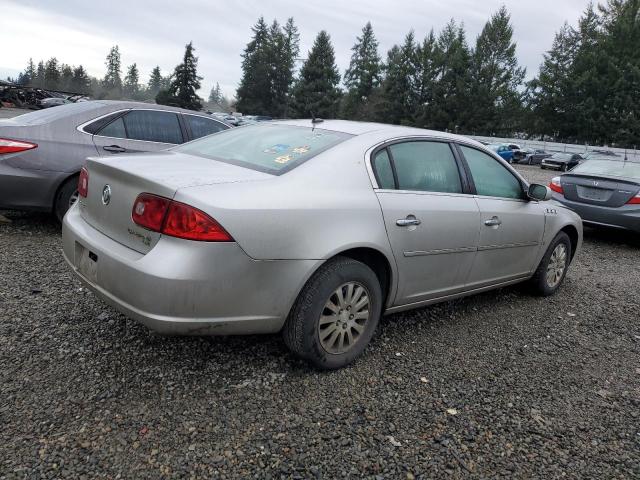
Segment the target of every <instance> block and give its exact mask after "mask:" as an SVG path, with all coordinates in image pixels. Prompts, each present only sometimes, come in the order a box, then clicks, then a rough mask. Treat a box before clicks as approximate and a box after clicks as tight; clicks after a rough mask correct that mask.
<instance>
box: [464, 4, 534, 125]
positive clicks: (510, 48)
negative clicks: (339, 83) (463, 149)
mask: <svg viewBox="0 0 640 480" xmlns="http://www.w3.org/2000/svg"><path fill="white" fill-rule="evenodd" d="M512 37H513V28H512V26H511V17H510V15H509V13H508V12H507V9H506V7H504V6H502V7H501V8H500V10H498V11H497V12H496V13H495V14H493V15H492V16H491V19H490V20H489V21H488V22H487V23H486V24H485V26H484V28H483V29H482V32H481V33H480V35H479V36H478V38H477V40H476V48H475V51H474V53H473V56H472V59H471V62H472V65H471V69H472V75H473V82H472V83H471V95H472V98H473V103H472V105H473V107H474V108H473V116H472V117H471V119H470V121H471V124H470V128H472V129H473V130H474V131H475V132H477V133H482V134H490V135H498V136H507V135H509V134H511V133H513V132H514V131H515V130H516V126H517V124H518V121H519V119H520V118H521V114H522V112H521V107H522V102H521V99H520V92H519V91H518V88H519V87H520V85H521V84H522V80H523V79H524V76H525V69H524V68H521V67H519V66H518V59H517V58H516V44H515V43H513V41H512Z"/></svg>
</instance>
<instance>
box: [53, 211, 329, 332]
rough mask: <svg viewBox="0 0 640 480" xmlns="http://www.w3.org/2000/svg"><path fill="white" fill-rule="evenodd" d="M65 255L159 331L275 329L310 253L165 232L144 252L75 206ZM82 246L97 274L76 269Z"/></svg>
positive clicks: (309, 265)
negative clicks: (253, 249)
mask: <svg viewBox="0 0 640 480" xmlns="http://www.w3.org/2000/svg"><path fill="white" fill-rule="evenodd" d="M62 239H63V251H64V257H65V259H66V261H67V262H68V263H69V265H70V266H71V268H72V269H73V271H74V272H75V273H76V275H77V276H78V277H79V278H80V280H81V281H82V282H83V283H84V284H85V285H86V286H87V287H89V289H91V290H92V291H93V292H94V293H95V294H96V295H97V296H98V297H100V298H101V299H102V300H104V301H105V302H106V303H107V304H109V305H111V306H113V307H114V308H116V309H117V310H119V311H121V312H122V313H124V314H125V315H127V316H128V317H131V318H133V319H134V320H137V321H139V322H140V323H142V324H144V325H146V326H147V327H148V328H150V329H152V330H155V331H157V332H160V333H164V334H179V335H228V334H255V333H272V332H277V331H279V330H280V329H281V328H282V326H283V324H284V322H285V319H286V317H287V315H288V312H289V309H290V308H291V305H292V304H293V302H294V300H295V297H296V296H297V294H298V292H299V290H300V289H301V288H302V285H304V283H305V282H306V280H307V278H308V276H309V275H310V274H311V272H312V271H313V270H314V268H315V266H316V264H317V263H318V262H317V261H316V260H278V261H257V260H253V259H251V258H250V257H249V256H247V255H246V254H245V253H244V251H243V250H242V249H241V248H240V247H239V246H238V245H237V244H236V243H211V242H193V241H188V240H181V239H177V238H173V237H167V236H163V237H162V238H160V240H159V241H158V243H157V244H156V246H155V247H154V248H153V249H152V250H151V251H150V252H149V253H147V254H144V255H143V254H141V253H138V252H136V251H134V250H132V249H130V248H128V247H126V246H124V245H122V244H120V243H118V242H115V241H114V240H112V239H111V238H109V237H107V236H105V235H104V234H102V233H101V232H99V231H98V230H96V229H95V228H93V227H92V226H90V225H89V224H88V223H86V222H85V221H84V220H83V219H82V217H81V216H80V211H79V208H77V207H73V208H71V210H69V213H68V214H67V215H66V216H65V218H64V222H63V227H62ZM83 249H88V250H89V251H90V252H92V253H93V254H94V255H96V256H97V262H96V263H97V269H96V272H95V276H94V277H93V278H92V279H90V278H89V277H88V276H87V275H86V274H83V273H81V271H80V258H79V256H80V255H81V253H82V251H83Z"/></svg>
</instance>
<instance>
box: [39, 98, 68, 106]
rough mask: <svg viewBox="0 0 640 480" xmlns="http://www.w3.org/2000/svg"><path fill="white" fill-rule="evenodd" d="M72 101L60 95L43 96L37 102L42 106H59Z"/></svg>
mask: <svg viewBox="0 0 640 480" xmlns="http://www.w3.org/2000/svg"><path fill="white" fill-rule="evenodd" d="M70 103H73V102H72V101H71V100H67V99H66V98H62V97H49V98H43V99H42V100H40V101H39V102H38V105H39V106H40V107H42V108H51V107H59V106H60V105H68V104H70Z"/></svg>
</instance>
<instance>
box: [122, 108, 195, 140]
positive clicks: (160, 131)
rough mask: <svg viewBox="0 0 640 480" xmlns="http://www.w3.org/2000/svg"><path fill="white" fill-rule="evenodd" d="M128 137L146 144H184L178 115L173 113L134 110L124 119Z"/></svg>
mask: <svg viewBox="0 0 640 480" xmlns="http://www.w3.org/2000/svg"><path fill="white" fill-rule="evenodd" d="M124 125H125V127H126V129H127V137H128V138H129V139H131V140H144V141H146V142H159V143H174V144H178V143H182V142H183V141H184V139H183V138H182V130H180V122H179V120H178V115H177V114H175V113H173V112H161V111H154V110H133V111H131V112H129V113H128V114H127V115H125V117H124Z"/></svg>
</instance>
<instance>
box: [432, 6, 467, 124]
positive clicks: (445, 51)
mask: <svg viewBox="0 0 640 480" xmlns="http://www.w3.org/2000/svg"><path fill="white" fill-rule="evenodd" d="M438 50H439V52H440V54H439V62H438V70H439V73H438V82H437V84H436V86H435V90H434V101H433V108H432V109H431V115H432V122H433V126H434V128H436V129H438V130H447V131H453V132H458V131H465V130H467V129H469V116H470V113H471V101H470V100H471V99H470V84H471V77H470V72H469V68H470V65H471V61H470V60H471V53H470V51H469V46H468V45H467V41H466V37H465V32H464V27H463V26H462V25H460V26H458V25H457V24H456V22H455V21H454V20H453V19H452V20H451V21H450V22H449V23H448V24H447V25H446V26H445V28H444V29H443V30H442V32H440V35H439V36H438Z"/></svg>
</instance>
